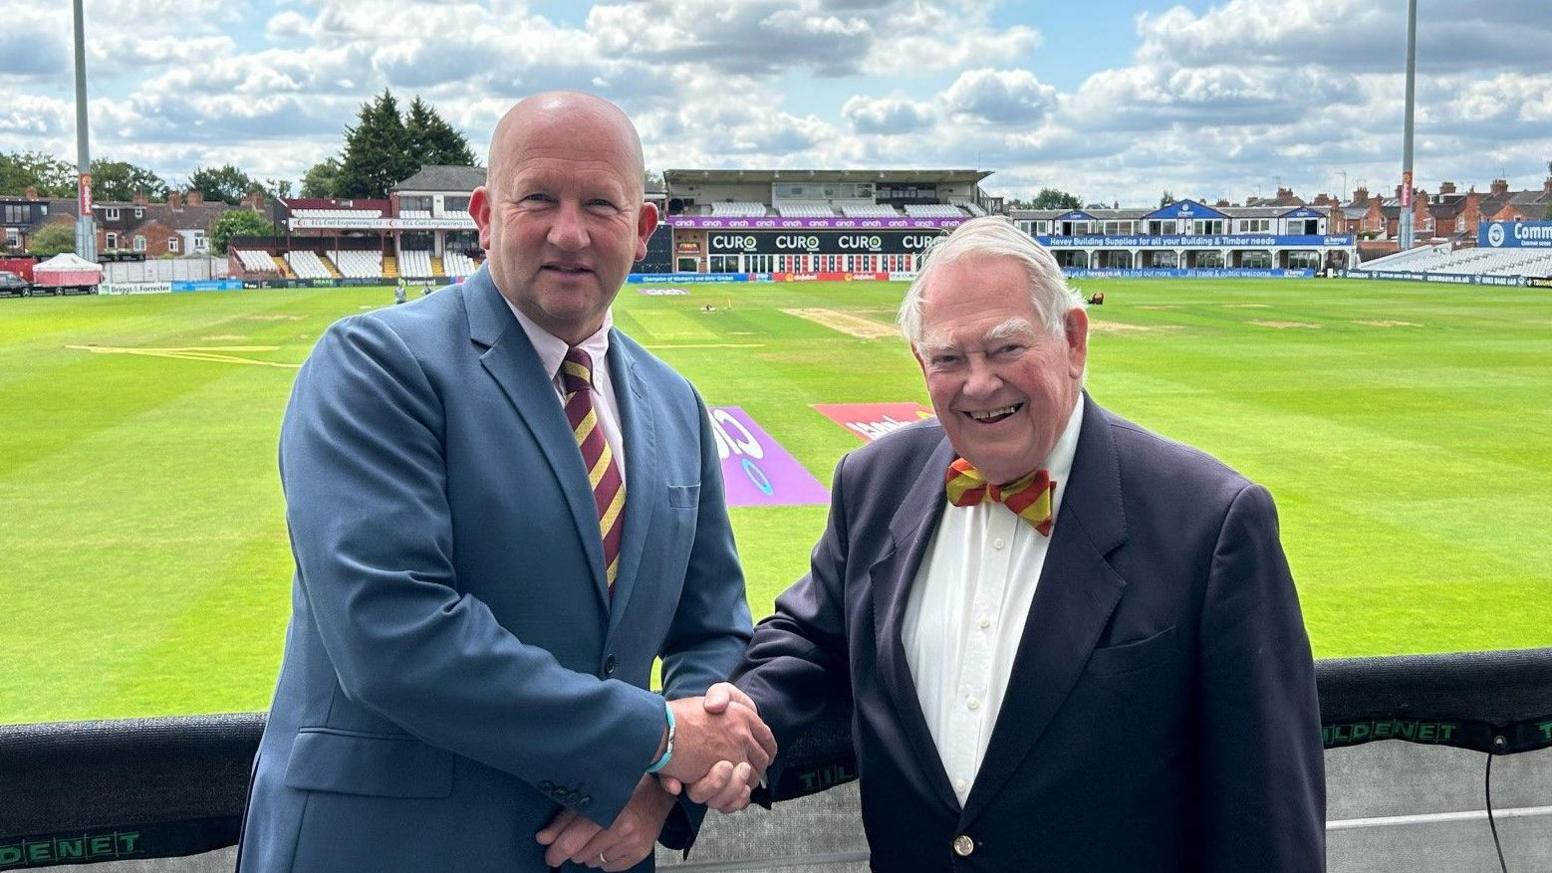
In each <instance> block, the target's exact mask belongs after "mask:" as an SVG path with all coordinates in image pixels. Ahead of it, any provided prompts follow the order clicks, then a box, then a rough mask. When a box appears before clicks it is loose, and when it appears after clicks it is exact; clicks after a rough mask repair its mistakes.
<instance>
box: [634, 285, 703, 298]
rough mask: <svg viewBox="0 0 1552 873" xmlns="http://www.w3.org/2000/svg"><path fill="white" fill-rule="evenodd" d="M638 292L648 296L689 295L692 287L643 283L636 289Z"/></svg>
mask: <svg viewBox="0 0 1552 873" xmlns="http://www.w3.org/2000/svg"><path fill="white" fill-rule="evenodd" d="M636 293H637V294H645V295H646V296H648V297H687V296H689V294H690V289H688V288H675V287H673V286H670V285H643V286H642V287H640V288H637V289H636Z"/></svg>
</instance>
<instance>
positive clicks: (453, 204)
mask: <svg viewBox="0 0 1552 873" xmlns="http://www.w3.org/2000/svg"><path fill="white" fill-rule="evenodd" d="M442 211H443V212H468V211H469V198H467V197H443V198H442Z"/></svg>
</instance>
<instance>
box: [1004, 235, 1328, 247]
mask: <svg viewBox="0 0 1552 873" xmlns="http://www.w3.org/2000/svg"><path fill="white" fill-rule="evenodd" d="M1035 240H1036V241H1037V242H1039V243H1040V244H1041V245H1043V246H1045V247H1046V248H1048V249H1244V248H1259V249H1269V248H1301V249H1308V248H1349V247H1351V246H1352V245H1353V237H1352V236H1351V235H1342V236H1322V235H1318V234H1317V235H1292V236H1277V235H1273V234H1256V233H1245V234H1232V235H1219V236H1194V235H1182V234H1174V235H1169V236H1096V235H1087V236H1037V237H1035Z"/></svg>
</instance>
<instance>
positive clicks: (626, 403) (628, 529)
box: [609, 330, 666, 630]
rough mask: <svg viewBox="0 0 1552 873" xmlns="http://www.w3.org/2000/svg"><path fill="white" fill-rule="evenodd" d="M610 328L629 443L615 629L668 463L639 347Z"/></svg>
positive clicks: (616, 386) (611, 362)
mask: <svg viewBox="0 0 1552 873" xmlns="http://www.w3.org/2000/svg"><path fill="white" fill-rule="evenodd" d="M610 333H611V336H610V338H609V375H610V377H611V379H612V380H613V382H614V397H615V401H616V402H617V403H618V404H619V407H620V428H621V430H622V431H623V434H622V435H623V437H624V443H625V530H624V532H623V533H622V535H621V539H620V572H619V575H617V576H615V579H614V599H613V605H612V608H611V610H610V622H609V625H610V629H611V630H613V628H614V625H615V624H616V623H617V622H618V621H619V619H620V616H622V615H624V614H625V607H626V604H627V603H628V602H629V601H630V597H631V593H632V592H633V591H634V590H635V588H636V573H637V571H638V570H639V569H640V567H641V558H642V554H643V552H644V551H645V549H646V542H647V533H648V530H649V528H650V527H651V525H652V518H653V510H654V508H655V507H658V506H662V505H663V504H664V502H665V500H666V497H665V496H664V487H663V476H662V472H663V471H662V468H661V467H660V466H659V465H658V464H656V463H654V459H655V458H657V456H658V455H657V418H656V411H655V409H654V407H653V405H652V403H650V402H649V401H648V399H647V389H646V385H645V383H643V382H642V379H641V375H640V374H639V373H637V372H636V358H635V351H634V350H633V349H632V348H630V346H629V345H628V344H627V343H626V342H625V340H624V336H623V335H622V334H621V333H620V332H619V331H618V330H614V331H611V332H610Z"/></svg>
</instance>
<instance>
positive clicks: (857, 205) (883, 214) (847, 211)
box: [831, 200, 900, 218]
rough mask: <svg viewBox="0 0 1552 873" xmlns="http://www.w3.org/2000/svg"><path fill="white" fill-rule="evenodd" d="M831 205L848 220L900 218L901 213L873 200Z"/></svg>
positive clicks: (835, 202)
mask: <svg viewBox="0 0 1552 873" xmlns="http://www.w3.org/2000/svg"><path fill="white" fill-rule="evenodd" d="M831 203H832V205H834V206H835V207H836V208H837V209H839V210H840V211H841V214H842V215H844V216H846V217H847V218H899V217H900V213H898V212H896V211H895V208H894V207H893V206H885V205H884V204H882V203H875V202H873V201H872V200H833V201H831Z"/></svg>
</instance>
